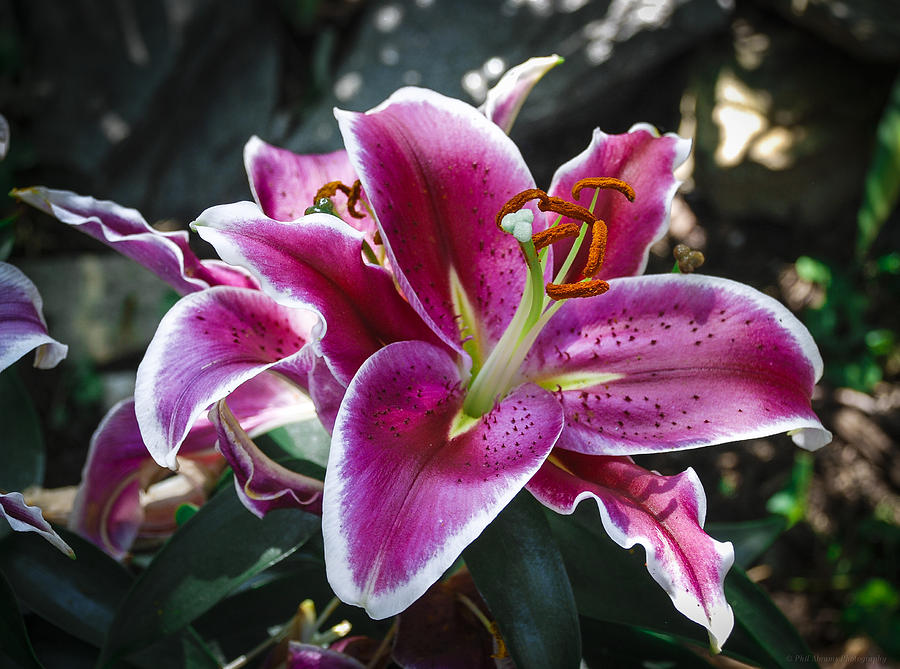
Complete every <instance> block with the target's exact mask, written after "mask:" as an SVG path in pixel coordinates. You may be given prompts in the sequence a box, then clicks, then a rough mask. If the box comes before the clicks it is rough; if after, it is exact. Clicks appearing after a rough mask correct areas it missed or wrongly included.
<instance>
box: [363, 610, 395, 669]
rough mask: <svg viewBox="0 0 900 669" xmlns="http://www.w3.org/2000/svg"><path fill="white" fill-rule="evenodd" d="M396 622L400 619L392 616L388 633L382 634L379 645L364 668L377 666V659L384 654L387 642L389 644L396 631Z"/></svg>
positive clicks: (370, 668) (372, 668)
mask: <svg viewBox="0 0 900 669" xmlns="http://www.w3.org/2000/svg"><path fill="white" fill-rule="evenodd" d="M398 622H400V619H399V618H394V624H393V625H391V629H389V630H388V633H387V634H385V635H384V639H382V640H381V645H380V646H378V650H376V651H375V654H374V655H373V656H372V659H371V660H369V663H368V664H367V665H366V669H375V666H377V664H378V660H380V659H381V656H382V655H384V651H386V650H387V647H388V644H390V642H391V639H393V638H394V634H396V633H397V623H398Z"/></svg>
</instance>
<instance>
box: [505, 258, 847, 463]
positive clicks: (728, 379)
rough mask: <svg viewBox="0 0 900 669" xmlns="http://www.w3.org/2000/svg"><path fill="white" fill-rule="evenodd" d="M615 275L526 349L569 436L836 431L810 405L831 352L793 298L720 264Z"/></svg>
mask: <svg viewBox="0 0 900 669" xmlns="http://www.w3.org/2000/svg"><path fill="white" fill-rule="evenodd" d="M609 283H610V289H609V292H607V293H606V294H604V295H601V296H598V297H594V298H590V299H576V300H571V301H570V302H568V303H566V304H565V305H563V307H562V308H561V309H560V311H559V313H557V314H556V316H555V317H554V318H553V319H552V320H551V321H550V322H549V323H548V324H547V326H546V327H545V328H544V330H543V332H542V333H541V335H540V336H539V337H538V340H537V341H536V343H535V345H534V347H533V348H532V351H531V353H530V354H529V357H528V358H527V359H526V361H525V368H524V370H523V379H525V380H529V381H532V382H534V383H538V384H539V385H542V386H543V387H545V388H548V389H550V390H556V391H557V396H558V397H559V399H560V400H561V402H562V404H563V408H564V410H565V414H566V428H565V430H564V431H563V434H562V436H561V437H560V440H559V442H558V444H557V446H559V447H561V448H566V449H570V450H574V451H580V452H583V453H592V454H596V455H634V454H637V453H653V452H656V451H669V450H679V449H685V448H696V447H698V446H708V445H712V444H720V443H724V442H731V441H738V440H741V439H753V438H758V437H762V436H767V435H771V434H777V433H779V432H794V431H798V432H797V433H795V434H794V441H795V442H796V443H797V444H798V445H800V446H803V447H804V448H808V449H810V450H813V449H815V448H818V447H820V446H823V445H825V444H827V443H828V442H829V441H830V440H831V433H830V432H828V431H827V430H826V429H825V428H824V427H822V424H821V423H820V422H819V419H818V418H816V416H815V414H814V413H813V411H812V409H811V408H810V398H811V396H812V391H813V386H814V385H815V383H816V381H817V380H818V379H819V378H820V377H821V375H822V358H821V356H820V355H819V351H818V349H817V348H816V345H815V342H813V340H812V337H811V336H810V334H809V332H808V331H807V329H806V328H805V327H804V326H803V325H802V324H801V323H800V321H798V320H797V318H796V317H795V316H794V315H793V314H792V313H791V312H790V311H788V309H787V308H785V307H784V306H783V305H782V304H780V303H779V302H777V301H776V300H774V299H772V298H771V297H768V296H767V295H764V294H762V293H760V292H758V291H756V290H754V289H753V288H750V287H749V286H746V285H744V284H740V283H737V282H734V281H729V280H727V279H719V278H714V277H708V276H699V275H676V274H667V275H655V276H644V277H631V278H625V279H614V280H611V281H610V282H609Z"/></svg>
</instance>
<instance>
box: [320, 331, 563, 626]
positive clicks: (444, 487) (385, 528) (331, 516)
mask: <svg viewBox="0 0 900 669" xmlns="http://www.w3.org/2000/svg"><path fill="white" fill-rule="evenodd" d="M463 395H464V390H463V388H462V385H461V379H460V372H459V369H458V368H457V366H456V364H455V363H454V360H453V358H452V357H451V356H450V355H449V354H448V353H447V352H446V351H445V350H444V349H443V348H438V347H436V346H434V345H432V344H427V343H424V342H398V343H395V344H390V345H388V346H386V347H385V348H383V349H381V350H380V351H378V352H377V353H376V354H375V355H373V356H372V357H371V358H369V360H367V361H366V363H365V364H364V365H363V366H362V368H361V369H360V370H359V373H358V374H357V375H356V376H355V377H354V379H353V381H352V382H351V383H350V386H349V387H348V388H347V394H346V396H345V397H344V402H343V404H342V405H341V409H340V411H339V412H338V417H337V421H336V423H335V427H334V436H333V439H332V444H331V452H330V455H329V460H328V468H327V470H326V475H325V498H324V503H323V519H322V527H323V533H324V537H325V557H326V560H325V561H326V567H327V571H328V580H329V582H330V583H331V586H332V588H333V589H334V592H335V594H337V595H338V597H340V598H341V599H342V600H343V601H345V602H347V603H351V604H357V605H359V606H363V607H365V609H366V611H367V612H368V613H369V615H370V616H372V617H373V618H376V619H380V618H385V617H387V616H390V615H393V614H395V613H398V612H399V611H402V610H404V609H405V608H406V607H407V606H409V605H410V604H411V603H412V602H413V601H415V600H416V599H418V597H420V596H421V595H422V594H423V593H424V592H425V591H426V590H427V589H428V587H429V586H430V585H431V584H432V583H434V582H435V581H436V580H437V579H438V578H439V577H440V576H441V574H442V573H443V572H444V571H445V570H446V569H447V568H448V567H449V566H450V565H451V564H452V563H453V561H454V560H455V559H456V558H457V557H459V555H460V553H461V552H462V550H463V549H464V548H465V547H466V546H467V545H468V544H469V543H470V542H471V541H472V540H474V539H475V537H477V536H478V535H479V534H480V533H481V531H482V530H483V529H484V528H485V527H486V526H487V525H488V524H489V523H490V522H491V521H492V520H493V519H494V517H496V515H497V514H498V513H499V512H500V511H501V510H502V509H503V507H505V506H506V504H507V503H509V501H510V500H511V499H512V498H513V497H514V496H515V494H516V493H517V492H518V491H519V490H520V489H521V488H522V486H523V485H524V484H525V483H526V482H527V481H528V479H529V478H531V476H532V475H533V474H534V472H536V471H537V469H538V467H540V465H541V463H542V462H543V460H544V458H545V457H546V455H547V453H549V451H550V448H551V447H552V445H553V442H554V441H555V440H556V438H557V436H558V434H559V430H560V429H561V426H562V415H561V412H560V409H559V406H558V404H557V403H556V401H555V400H554V399H553V396H552V395H550V393H548V392H546V391H544V390H541V389H540V388H538V387H536V386H533V385H524V386H521V387H519V388H517V389H516V390H514V391H513V392H512V393H510V394H509V395H508V396H507V397H506V398H504V399H503V401H502V402H500V403H499V404H497V405H496V406H495V407H494V409H493V410H492V411H491V412H489V413H488V414H486V415H485V416H483V417H482V418H479V419H462V418H461V408H462V402H463Z"/></svg>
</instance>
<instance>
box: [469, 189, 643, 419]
mask: <svg viewBox="0 0 900 669" xmlns="http://www.w3.org/2000/svg"><path fill="white" fill-rule="evenodd" d="M584 188H593V189H594V199H593V201H592V202H591V205H590V207H589V208H585V207H582V206H581V205H578V204H575V203H574V202H568V201H566V200H563V199H561V198H558V197H552V196H550V195H547V193H545V192H544V191H542V190H539V189H537V188H529V189H528V190H525V191H522V192H521V193H519V194H518V195H515V196H513V197H512V198H510V200H509V201H508V202H507V203H506V204H505V205H504V206H503V208H502V209H500V211H499V212H498V213H497V219H496V220H497V226H498V227H499V228H500V229H501V230H503V231H504V232H507V233H509V234H511V235H513V236H514V237H515V238H516V241H518V242H519V248H520V249H521V250H522V254H523V255H524V256H525V262H526V264H527V266H528V275H529V280H528V281H526V283H525V290H524V292H523V294H522V301H521V302H520V303H519V307H518V308H517V309H516V312H515V314H514V315H513V318H512V320H511V321H510V323H509V326H508V327H507V328H506V331H505V332H504V333H503V336H502V337H501V338H500V340H499V341H498V342H497V345H496V346H495V347H494V350H493V351H491V354H490V355H489V356H488V359H487V360H486V361H485V363H484V365H483V366H482V367H481V369H479V370H478V372H477V373H476V374H475V376H474V378H473V379H472V382H471V384H470V385H469V392H468V393H467V394H466V399H465V402H464V403H463V412H464V413H465V414H467V415H469V416H473V417H477V416H482V415H484V414H485V413H487V412H488V411H490V410H491V409H492V408H493V406H494V402H495V401H496V400H497V399H498V398H500V397H502V396H503V395H505V394H506V392H507V391H509V390H510V388H511V387H512V384H513V381H514V380H515V377H516V374H517V373H518V371H519V369H520V368H521V365H522V362H523V361H524V360H525V356H526V355H527V354H528V351H529V350H530V349H531V346H532V344H534V341H535V340H536V339H537V336H538V335H539V334H540V332H541V330H542V329H543V328H544V326H545V325H546V324H547V323H548V322H549V320H550V319H551V318H552V317H553V315H554V314H555V313H556V312H557V311H559V308H560V307H561V306H562V303H563V302H564V301H565V300H567V299H570V298H573V297H594V296H596V295H602V294H603V293H605V292H606V291H607V290H609V284H608V283H606V281H603V280H602V279H595V278H593V277H594V275H596V274H597V272H598V271H600V267H601V266H602V265H603V258H604V255H605V253H606V241H607V228H606V222H605V221H603V220H602V219H600V218H597V217H596V216H594V213H593V212H594V207H595V206H596V205H597V196H598V194H599V192H600V191H601V190H604V189H611V190H616V191H618V192H620V193H622V194H623V195H624V196H625V197H626V198H628V200H629V201H631V202H633V201H634V189H632V188H631V186H629V185H628V184H627V183H625V182H624V181H622V180H620V179H614V178H612V177H595V178H589V179H582V180H581V181H579V182H577V183H576V184H575V186H574V187H573V188H572V197H573V198H574V199H576V200H577V199H578V198H579V196H580V195H581V191H582V190H583V189H584ZM534 200H537V207H538V209H539V210H540V211H543V212H548V211H552V212H554V213H556V214H559V217H558V218H557V219H556V221H555V222H554V223H553V225H551V226H550V227H549V228H547V229H546V230H543V231H541V232H538V233H533V232H532V222H533V220H534V214H533V212H532V211H531V210H530V209H524V208H523V207H524V206H525V205H526V204H527V203H528V202H531V201H534ZM563 218H568V219H574V221H580V223H576V222H574V221H572V220H570V221H566V222H565V223H563V222H562V220H563ZM588 230H590V231H591V241H590V245H589V247H588V257H587V261H586V262H585V265H584V268H583V269H582V270H581V273H580V276H581V278H579V279H578V280H576V281H566V277H567V276H568V275H569V270H570V269H571V268H572V264H573V263H574V261H575V258H576V256H577V255H578V252H579V250H580V249H581V245H582V243H583V241H584V238H585V237H586V236H587V232H588ZM566 238H574V239H575V241H574V242H573V244H572V248H571V250H570V251H569V254H568V256H566V259H565V261H564V262H563V263H562V265H561V266H560V268H559V271H558V272H557V273H556V276H555V277H554V279H553V281H550V282H548V283H546V284H545V283H544V277H545V274H546V271H547V261H548V255H549V254H548V253H547V249H548V248H549V246H550V245H551V244H553V243H554V242H557V241H560V240H562V239H566Z"/></svg>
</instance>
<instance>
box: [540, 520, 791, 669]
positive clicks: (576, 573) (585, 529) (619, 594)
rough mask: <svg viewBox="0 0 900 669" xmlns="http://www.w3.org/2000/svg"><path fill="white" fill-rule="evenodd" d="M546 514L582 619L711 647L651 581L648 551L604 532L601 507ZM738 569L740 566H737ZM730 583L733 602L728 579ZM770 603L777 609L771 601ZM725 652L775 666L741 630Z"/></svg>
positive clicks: (736, 633)
mask: <svg viewBox="0 0 900 669" xmlns="http://www.w3.org/2000/svg"><path fill="white" fill-rule="evenodd" d="M546 516H547V519H548V521H549V523H550V526H551V528H552V530H553V534H554V536H555V537H556V541H557V544H558V545H559V548H560V550H561V552H562V555H563V560H564V561H565V565H566V571H567V572H568V574H569V579H570V580H571V582H572V590H573V591H574V593H575V601H576V602H577V604H578V612H579V613H580V614H581V615H583V616H587V617H589V618H594V619H596V620H602V621H607V622H613V623H620V624H625V625H633V626H636V627H641V628H644V629H646V630H650V631H654V632H658V633H662V634H666V635H670V636H675V637H678V638H679V639H682V640H685V641H688V642H691V643H694V644H697V645H699V646H703V647H708V637H707V634H706V630H705V629H704V628H703V627H701V626H700V625H697V624H695V623H693V622H691V621H689V620H688V619H687V618H685V617H684V616H683V615H681V614H680V613H679V612H678V611H677V610H675V607H674V606H673V605H672V600H671V599H669V596H668V595H667V594H666V593H665V592H664V591H663V589H662V588H661V587H660V586H659V585H657V583H656V582H655V581H654V580H653V579H652V578H651V577H650V574H649V573H648V572H647V568H646V566H645V564H644V562H645V556H644V551H643V550H642V549H640V548H633V549H631V550H624V549H622V548H621V547H620V546H618V545H617V544H616V543H615V542H613V540H612V539H610V538H609V537H608V536H607V535H606V533H605V532H604V530H603V527H602V525H601V523H600V518H599V517H598V514H597V510H596V507H593V506H592V505H587V504H584V505H582V506H580V507H579V508H578V509H576V510H575V513H574V514H573V515H571V516H561V515H559V514H556V513H554V512H552V511H549V510H548V511H546ZM735 571H739V568H738V567H732V572H735ZM741 574H743V572H741ZM725 584H726V597H727V598H728V601H729V602H730V603H731V601H732V600H731V597H730V596H728V589H727V588H728V580H727V579H726V581H725ZM769 605H770V606H773V607H774V605H772V604H771V602H769ZM735 615H737V610H735ZM779 615H780V614H779ZM782 618H783V616H782ZM785 624H787V625H789V623H785ZM722 652H723V654H724V655H729V656H731V657H735V658H737V659H739V660H742V661H744V662H749V663H751V664H762V665H763V666H766V665H767V664H769V663H770V662H771V660H770V659H769V654H768V652H767V651H766V649H765V648H764V647H763V646H761V645H760V644H759V643H758V642H757V641H756V639H755V638H754V637H751V636H749V635H748V634H747V633H746V632H745V631H744V630H743V629H742V628H740V626H738V627H736V628H735V631H734V632H733V633H732V635H731V636H730V637H729V638H728V640H727V641H726V642H725V645H724V647H723V650H722Z"/></svg>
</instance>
